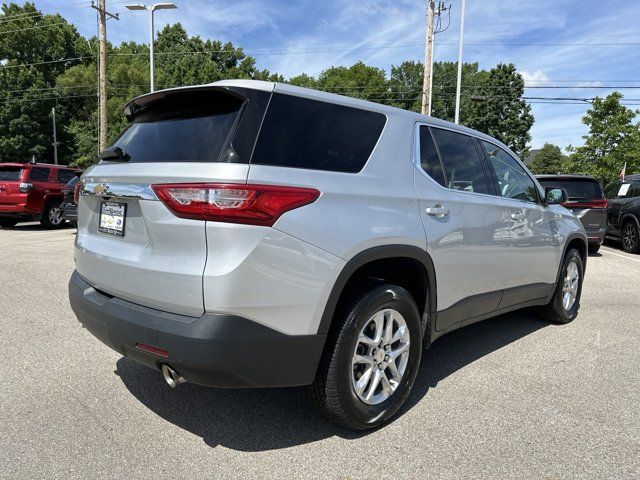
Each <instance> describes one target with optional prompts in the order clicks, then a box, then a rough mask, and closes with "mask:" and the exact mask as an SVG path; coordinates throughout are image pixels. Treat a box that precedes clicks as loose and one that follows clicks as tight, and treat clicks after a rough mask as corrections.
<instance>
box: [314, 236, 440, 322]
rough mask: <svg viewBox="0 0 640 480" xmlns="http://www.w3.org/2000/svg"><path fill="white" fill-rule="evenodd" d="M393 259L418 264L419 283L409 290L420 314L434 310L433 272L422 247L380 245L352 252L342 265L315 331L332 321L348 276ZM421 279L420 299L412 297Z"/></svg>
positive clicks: (431, 262)
mask: <svg viewBox="0 0 640 480" xmlns="http://www.w3.org/2000/svg"><path fill="white" fill-rule="evenodd" d="M393 260H397V261H400V262H413V265H416V266H417V265H420V267H421V269H422V273H423V275H424V276H423V277H422V278H418V279H415V280H416V281H417V282H418V287H416V288H415V289H413V290H414V292H412V291H411V289H408V290H410V293H412V295H414V300H416V304H417V305H418V309H419V310H420V312H421V314H422V315H423V317H424V313H428V314H432V313H434V312H435V311H436V310H437V303H436V302H437V296H436V274H435V268H434V265H433V261H432V260H431V257H430V256H429V254H428V253H427V252H426V251H425V250H423V249H421V248H419V247H416V246H412V245H401V244H398V245H383V246H378V247H373V248H369V249H367V250H363V251H362V252H360V253H358V254H356V255H354V256H353V257H352V258H351V259H350V260H349V261H348V262H347V263H346V265H345V266H344V267H343V268H342V271H341V272H340V274H339V275H338V278H337V279H336V281H335V282H334V285H333V288H332V289H331V293H330V294H329V298H328V300H327V302H326V304H325V308H324V312H323V314H322V317H321V319H320V324H319V326H318V333H319V334H328V333H329V331H330V329H331V326H332V324H333V322H332V320H333V317H334V315H335V313H336V311H337V310H338V308H339V306H340V303H341V300H343V299H344V298H346V297H347V296H348V295H347V294H348V293H349V285H350V280H353V279H357V278H358V275H360V274H364V273H366V269H367V267H368V266H372V265H381V263H380V262H393ZM407 265H408V264H407ZM421 282H424V290H425V297H424V299H423V300H422V301H421V300H420V299H416V298H415V291H420V287H419V285H420V284H421ZM400 286H402V285H400ZM427 299H428V301H427ZM427 331H428V329H427Z"/></svg>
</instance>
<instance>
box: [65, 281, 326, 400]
mask: <svg viewBox="0 0 640 480" xmlns="http://www.w3.org/2000/svg"><path fill="white" fill-rule="evenodd" d="M69 301H70V303H71V308H72V309H73V311H74V313H75V314H76V316H77V317H78V320H79V321H80V322H81V323H82V324H83V326H84V327H85V328H86V329H87V330H89V331H90V332H91V333H92V334H93V335H94V336H95V337H97V338H98V339H99V340H100V341H102V342H103V343H104V344H106V345H107V346H109V347H111V348H112V349H114V350H116V351H117V352H119V353H120V354H122V355H124V356H125V357H128V358H130V359H132V360H134V361H136V362H138V363H141V364H144V365H147V366H149V367H151V368H154V369H160V368H161V364H162V363H167V364H169V365H171V366H172V367H173V368H175V369H176V370H177V371H178V372H180V375H182V376H183V377H184V378H185V380H186V381H188V382H191V383H197V384H200V385H208V386H214V387H233V388H237V387H292V386H300V385H309V384H310V383H312V382H313V378H314V376H315V373H316V369H317V366H318V362H319V360H320V356H321V354H322V349H323V347H324V342H325V339H326V335H285V334H283V333H280V332H277V331H275V330H272V329H270V328H268V327H265V326H264V325H261V324H259V323H257V322H254V321H252V320H248V319H246V318H242V317H238V316H234V315H227V314H214V313H205V314H204V315H203V316H201V317H188V316H183V315H176V314H173V313H167V312H162V311H160V310H155V309H152V308H148V307H143V306H140V305H136V304H134V303H131V302H127V301H125V300H122V299H119V298H117V297H110V296H107V295H104V294H102V293H100V292H99V291H97V290H96V289H95V288H93V287H92V286H91V285H90V284H89V283H87V282H86V281H85V280H84V279H83V278H82V277H81V276H80V275H79V274H78V273H77V272H74V273H73V275H72V277H71V280H70V281H69ZM136 344H146V345H152V346H153V347H156V348H158V349H161V350H163V351H166V352H168V356H167V357H164V356H160V355H155V354H153V353H150V352H148V351H143V350H140V349H139V348H137V347H136Z"/></svg>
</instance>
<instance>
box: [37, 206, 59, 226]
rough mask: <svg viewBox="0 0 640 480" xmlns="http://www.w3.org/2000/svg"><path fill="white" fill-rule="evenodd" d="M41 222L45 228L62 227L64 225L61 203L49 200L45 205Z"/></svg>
mask: <svg viewBox="0 0 640 480" xmlns="http://www.w3.org/2000/svg"><path fill="white" fill-rule="evenodd" d="M40 224H41V225H42V226H43V227H44V228H60V227H61V226H62V225H64V220H63V219H62V210H61V209H60V203H58V202H49V203H47V204H46V205H45V207H44V211H43V212H42V218H41V219H40Z"/></svg>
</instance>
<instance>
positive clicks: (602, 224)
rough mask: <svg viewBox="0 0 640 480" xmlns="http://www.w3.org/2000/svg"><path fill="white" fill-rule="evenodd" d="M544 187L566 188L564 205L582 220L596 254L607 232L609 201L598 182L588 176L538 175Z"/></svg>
mask: <svg viewBox="0 0 640 480" xmlns="http://www.w3.org/2000/svg"><path fill="white" fill-rule="evenodd" d="M536 178H537V179H538V182H540V184H541V185H542V186H543V187H555V188H564V189H565V190H566V192H567V195H568V197H569V200H568V201H567V202H565V203H564V204H563V206H564V207H565V208H568V209H569V210H571V211H572V212H573V214H574V215H575V216H576V217H578V218H579V219H580V221H581V222H582V225H583V226H584V229H585V230H586V232H587V237H588V239H589V253H596V252H597V251H598V250H599V249H600V245H602V242H603V241H604V237H605V234H606V232H607V204H608V202H607V199H606V198H605V196H604V194H603V192H602V187H601V186H600V183H599V182H598V180H596V179H595V178H593V177H589V176H587V175H536Z"/></svg>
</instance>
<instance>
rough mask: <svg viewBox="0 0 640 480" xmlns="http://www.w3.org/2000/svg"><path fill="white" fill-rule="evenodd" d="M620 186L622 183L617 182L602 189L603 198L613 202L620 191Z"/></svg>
mask: <svg viewBox="0 0 640 480" xmlns="http://www.w3.org/2000/svg"><path fill="white" fill-rule="evenodd" d="M621 185H622V182H617V181H616V182H611V183H610V184H609V185H607V187H606V188H605V189H604V196H605V197H607V198H608V199H609V200H613V199H614V198H616V197H617V196H618V190H620V186H621Z"/></svg>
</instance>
